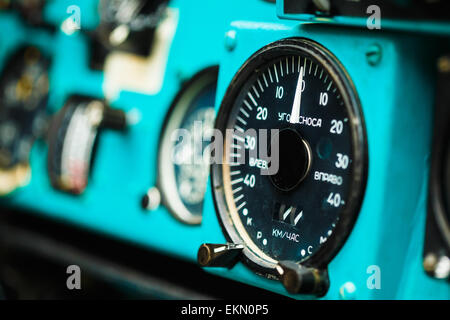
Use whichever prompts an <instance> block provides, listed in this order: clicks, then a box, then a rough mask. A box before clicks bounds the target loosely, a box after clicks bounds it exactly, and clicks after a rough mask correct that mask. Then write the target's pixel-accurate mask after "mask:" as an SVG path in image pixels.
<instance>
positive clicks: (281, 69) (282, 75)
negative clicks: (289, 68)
mask: <svg viewBox="0 0 450 320" xmlns="http://www.w3.org/2000/svg"><path fill="white" fill-rule="evenodd" d="M280 73H281V77H284V74H283V62H282V60H280Z"/></svg>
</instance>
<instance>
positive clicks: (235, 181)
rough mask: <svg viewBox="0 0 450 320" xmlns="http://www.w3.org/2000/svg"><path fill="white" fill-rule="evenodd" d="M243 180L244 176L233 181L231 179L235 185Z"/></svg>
mask: <svg viewBox="0 0 450 320" xmlns="http://www.w3.org/2000/svg"><path fill="white" fill-rule="evenodd" d="M242 181H244V178H239V179H236V180H233V181H231V185H234V184H236V183H240V182H242Z"/></svg>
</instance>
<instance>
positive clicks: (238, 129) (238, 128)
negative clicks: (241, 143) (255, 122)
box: [234, 125, 244, 133]
mask: <svg viewBox="0 0 450 320" xmlns="http://www.w3.org/2000/svg"><path fill="white" fill-rule="evenodd" d="M234 128H235V129H236V130H237V131H240V132H242V133H244V129H242V128H241V127H239V126H238V125H235V126H234Z"/></svg>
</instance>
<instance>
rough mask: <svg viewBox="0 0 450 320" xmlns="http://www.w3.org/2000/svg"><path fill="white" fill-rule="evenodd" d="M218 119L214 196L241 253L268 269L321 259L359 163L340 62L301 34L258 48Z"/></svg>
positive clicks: (337, 238)
mask: <svg viewBox="0 0 450 320" xmlns="http://www.w3.org/2000/svg"><path fill="white" fill-rule="evenodd" d="M216 126H217V127H218V129H220V130H221V131H222V132H223V133H224V137H225V138H224V144H223V147H224V158H223V163H222V164H214V165H213V168H212V172H213V179H212V181H213V182H212V183H213V188H214V196H215V200H216V205H217V209H218V213H219V217H220V219H221V221H222V224H223V226H224V228H225V230H226V233H227V235H228V236H229V237H230V238H231V240H232V241H233V242H235V243H243V244H245V249H244V253H245V256H246V257H247V260H248V261H249V262H251V263H252V264H253V265H257V266H259V267H261V268H263V269H266V270H270V269H272V271H273V269H274V268H275V266H276V264H277V262H279V261H294V262H299V263H307V264H308V263H309V264H323V263H327V262H328V261H329V260H330V259H331V258H332V256H333V255H334V254H335V253H336V251H337V249H338V248H339V247H340V246H341V245H342V242H343V240H344V239H345V238H346V237H347V235H348V233H349V231H350V228H351V225H352V224H353V222H354V220H355V218H356V216H357V213H358V210H359V205H360V201H361V197H362V194H363V192H364V186H365V170H366V143H365V130H364V122H363V119H362V116H361V111H360V107H359V102H358V98H357V95H356V92H355V90H354V88H353V86H352V85H351V82H350V80H349V78H348V77H347V75H346V72H345V71H344V70H343V68H342V66H341V65H340V64H339V62H338V61H337V60H336V59H335V58H334V57H333V56H332V55H331V53H329V52H328V51H327V50H326V49H325V48H323V47H322V46H320V45H318V44H317V43H314V42H312V41H309V40H304V39H286V40H282V41H278V42H275V43H273V44H271V45H269V46H267V47H265V48H263V49H261V50H260V51H258V52H257V53H256V54H255V55H254V56H253V57H251V58H250V59H249V60H248V61H247V62H246V63H245V64H244V66H243V67H242V68H241V69H240V70H239V72H238V73H237V75H236V76H235V78H234V79H233V81H232V84H231V85H230V87H229V89H228V91H227V93H226V95H225V97H224V100H223V103H222V106H221V109H220V111H219V115H218V120H217V124H216ZM226 132H227V133H229V132H231V134H225V133H226Z"/></svg>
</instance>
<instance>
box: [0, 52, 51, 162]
mask: <svg viewBox="0 0 450 320" xmlns="http://www.w3.org/2000/svg"><path fill="white" fill-rule="evenodd" d="M5 66H6V67H5V69H4V71H3V73H2V76H1V79H0V168H2V169H11V168H13V167H15V166H16V165H18V164H24V163H28V158H29V153H30V150H31V146H32V143H33V141H34V140H35V138H36V137H38V136H39V135H41V134H42V133H43V130H44V129H45V124H46V105H47V100H48V93H49V82H48V68H49V60H48V59H47V58H46V57H45V56H44V55H43V54H42V52H41V51H40V50H39V49H37V48H35V47H27V48H25V49H22V50H20V51H18V52H17V53H16V54H15V55H14V56H13V57H12V58H11V59H10V61H9V62H7V63H6V64H5Z"/></svg>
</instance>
